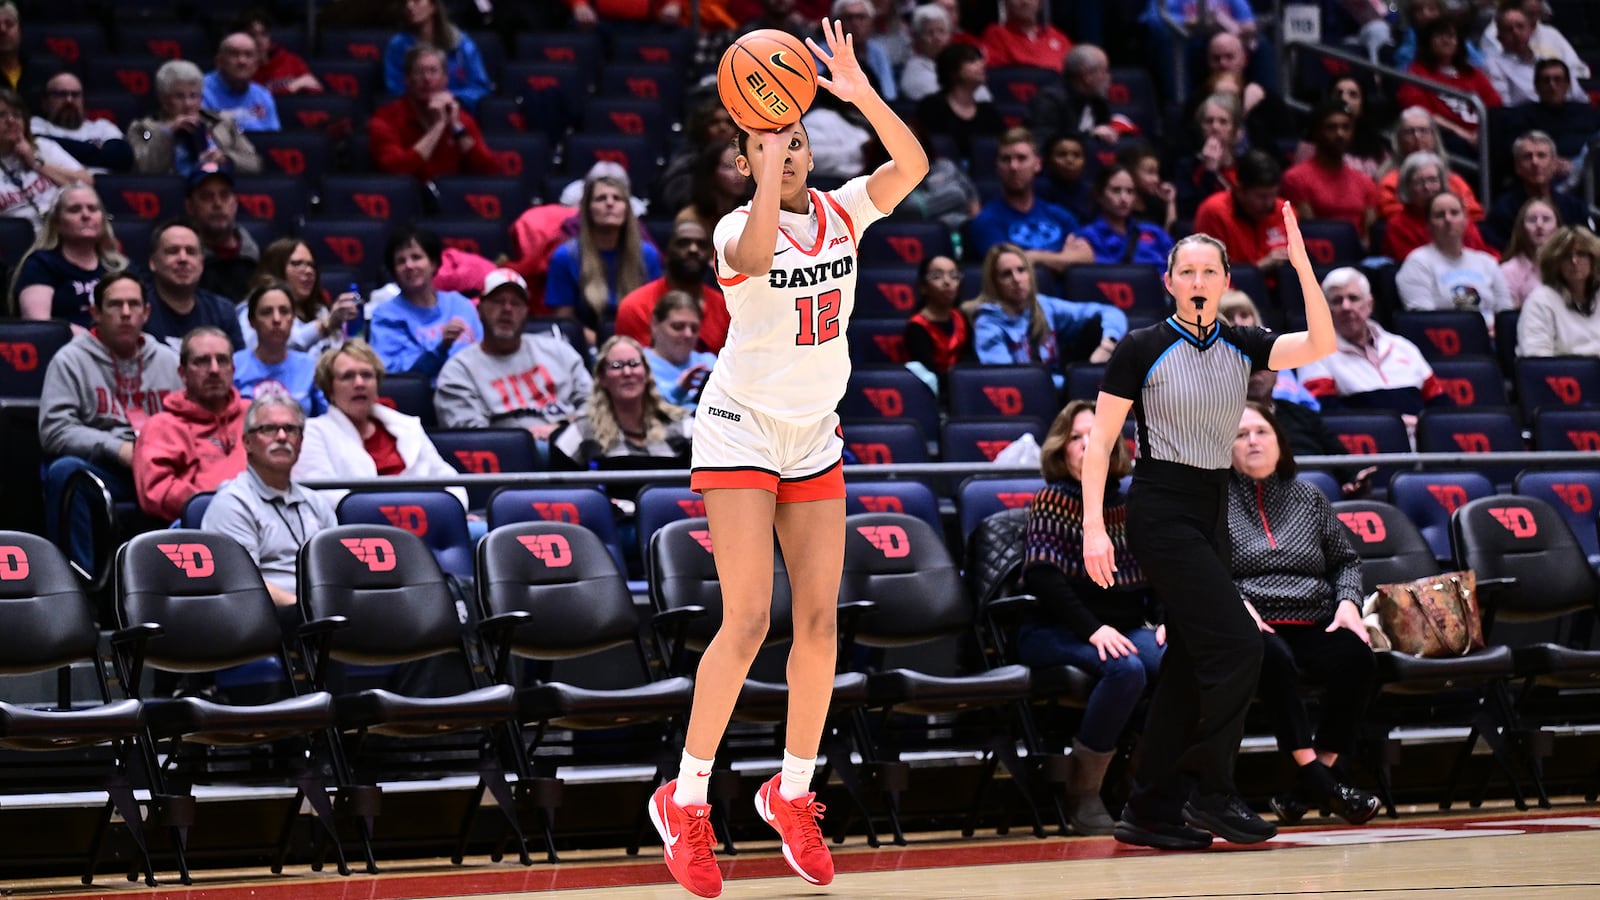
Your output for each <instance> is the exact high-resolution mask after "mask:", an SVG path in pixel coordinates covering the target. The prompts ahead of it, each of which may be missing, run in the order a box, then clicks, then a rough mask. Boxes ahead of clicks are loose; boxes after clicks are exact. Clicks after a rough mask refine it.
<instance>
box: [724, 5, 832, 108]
mask: <svg viewBox="0 0 1600 900" xmlns="http://www.w3.org/2000/svg"><path fill="white" fill-rule="evenodd" d="M717 93H718V94H719V95H720V96H721V97H722V105H723V106H725V107H727V109H728V115H730V116H732V117H733V121H735V122H737V123H739V126H740V127H742V128H744V129H745V130H746V131H777V130H778V129H780V128H783V127H784V126H786V125H792V124H794V123H795V122H798V121H800V116H801V114H802V113H804V112H805V111H806V110H807V109H809V108H810V107H811V101H812V100H814V99H816V96H817V64H816V63H815V62H814V61H813V60H812V58H811V51H810V49H808V48H807V47H806V45H805V44H804V43H803V42H802V41H801V40H800V39H799V38H797V37H795V36H794V35H792V34H789V33H788V32H786V31H779V30H778V29H776V28H763V29H761V30H759V31H752V32H750V33H749V34H747V35H745V36H744V37H742V38H739V39H738V40H737V41H734V42H733V46H731V47H729V48H728V52H726V53H724V54H722V62H720V63H718V64H717Z"/></svg>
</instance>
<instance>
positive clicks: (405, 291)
mask: <svg viewBox="0 0 1600 900" xmlns="http://www.w3.org/2000/svg"><path fill="white" fill-rule="evenodd" d="M383 258H384V259H386V260H388V262H389V270H390V271H391V272H393V273H394V283H395V287H397V288H398V289H399V293H398V294H395V295H394V296H393V297H391V298H390V299H388V300H385V301H383V302H382V303H379V304H378V305H377V306H376V308H374V309H373V311H372V324H371V334H372V349H373V350H375V351H376V352H377V354H378V358H379V359H381V360H383V368H384V370H385V371H387V372H390V373H398V372H415V373H417V374H421V375H426V376H428V378H429V379H433V378H437V377H438V376H439V370H440V369H442V368H444V363H445V360H447V359H449V358H450V357H452V356H454V355H455V354H456V353H458V352H460V351H462V350H465V349H466V348H468V347H470V346H472V345H473V344H475V343H477V342H478V340H479V339H480V338H482V337H483V323H482V322H481V321H480V320H479V319H478V310H477V308H476V307H474V306H473V305H472V301H471V300H468V299H467V298H466V297H465V296H463V295H461V294H458V293H456V292H455V291H441V290H438V289H437V288H435V287H434V286H433V277H434V276H435V275H437V274H438V273H439V265H440V264H441V262H442V261H443V259H444V244H443V242H441V241H440V240H439V236H438V235H437V234H434V233H433V232H431V231H427V230H425V229H421V228H412V227H409V226H407V227H402V228H398V229H396V230H395V231H393V232H392V233H390V235H389V240H388V242H387V243H386V244H385V246H384V249H383Z"/></svg>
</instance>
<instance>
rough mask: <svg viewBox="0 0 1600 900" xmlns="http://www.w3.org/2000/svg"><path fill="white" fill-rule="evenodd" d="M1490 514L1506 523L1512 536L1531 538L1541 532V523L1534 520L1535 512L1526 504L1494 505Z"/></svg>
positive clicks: (1502, 523) (1503, 523)
mask: <svg viewBox="0 0 1600 900" xmlns="http://www.w3.org/2000/svg"><path fill="white" fill-rule="evenodd" d="M1489 515H1491V516H1494V520H1495V521H1496V522H1499V523H1500V524H1501V525H1504V526H1505V529H1506V530H1507V531H1509V532H1511V536H1512V537H1518V538H1531V537H1533V536H1534V535H1536V534H1538V533H1539V523H1538V522H1535V521H1534V519H1533V513H1532V512H1530V511H1529V510H1528V508H1527V507H1526V506H1492V507H1490V508H1489Z"/></svg>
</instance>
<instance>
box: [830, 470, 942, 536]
mask: <svg viewBox="0 0 1600 900" xmlns="http://www.w3.org/2000/svg"><path fill="white" fill-rule="evenodd" d="M844 492H845V493H844V511H845V515H852V516H853V515H855V514H856V513H869V512H887V513H903V514H905V515H908V516H916V517H917V518H919V519H921V520H922V521H924V522H927V523H928V524H929V525H932V526H933V530H934V531H935V532H936V533H938V534H944V522H943V519H942V517H941V516H940V514H939V499H938V498H937V497H935V496H934V495H933V489H932V488H930V487H928V486H927V484H925V483H923V482H921V481H914V480H909V479H907V480H896V481H846V482H845V485H844Z"/></svg>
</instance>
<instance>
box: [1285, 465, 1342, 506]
mask: <svg viewBox="0 0 1600 900" xmlns="http://www.w3.org/2000/svg"><path fill="white" fill-rule="evenodd" d="M1295 478H1296V479H1298V480H1300V481H1304V482H1306V483H1307V484H1310V485H1312V486H1313V487H1315V488H1316V489H1317V490H1319V491H1321V492H1322V496H1324V497H1327V498H1328V502H1329V503H1336V502H1338V501H1340V500H1342V499H1344V492H1343V491H1341V490H1340V489H1339V479H1337V478H1335V477H1333V476H1332V475H1330V474H1328V473H1327V472H1324V471H1323V470H1321V469H1301V470H1300V472H1299V474H1297V475H1295Z"/></svg>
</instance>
